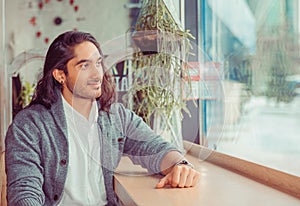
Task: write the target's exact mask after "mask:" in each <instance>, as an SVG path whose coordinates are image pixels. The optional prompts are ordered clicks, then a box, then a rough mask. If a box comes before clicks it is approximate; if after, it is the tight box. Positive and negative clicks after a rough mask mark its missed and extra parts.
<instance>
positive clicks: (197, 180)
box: [192, 172, 200, 187]
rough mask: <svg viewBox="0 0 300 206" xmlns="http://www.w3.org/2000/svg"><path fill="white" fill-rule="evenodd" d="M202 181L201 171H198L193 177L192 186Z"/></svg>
mask: <svg viewBox="0 0 300 206" xmlns="http://www.w3.org/2000/svg"><path fill="white" fill-rule="evenodd" d="M199 181H200V173H199V172H196V173H195V175H194V178H193V183H192V187H194V186H196V185H197V184H198V183H199Z"/></svg>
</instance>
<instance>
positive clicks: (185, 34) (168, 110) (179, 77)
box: [124, 0, 193, 148]
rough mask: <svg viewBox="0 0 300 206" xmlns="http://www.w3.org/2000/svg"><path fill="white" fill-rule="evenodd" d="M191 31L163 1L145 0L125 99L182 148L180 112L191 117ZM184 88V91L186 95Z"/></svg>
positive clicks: (140, 14) (147, 121)
mask: <svg viewBox="0 0 300 206" xmlns="http://www.w3.org/2000/svg"><path fill="white" fill-rule="evenodd" d="M190 38H193V37H192V35H191V34H190V33H189V31H184V30H182V29H181V28H180V26H179V25H178V24H177V23H176V22H175V20H174V19H173V17H172V15H171V13H170V11H169V10H168V8H167V7H166V5H165V3H164V1H163V0H144V1H143V4H142V8H141V10H140V13H139V16H138V19H137V22H136V25H135V31H134V32H133V33H132V42H133V44H134V45H135V46H136V48H137V49H138V52H136V53H135V54H134V56H133V60H132V72H131V75H132V76H131V85H130V87H129V89H128V92H127V94H126V95H125V96H124V98H125V100H128V99H131V100H132V101H128V104H129V106H130V107H131V108H132V109H133V110H134V111H135V112H136V113H137V114H138V115H140V116H141V117H142V118H143V119H144V121H145V122H146V123H148V124H149V125H150V126H151V127H152V128H153V129H154V130H155V131H156V132H157V133H160V134H161V135H162V136H164V137H165V138H166V139H168V140H169V141H170V142H173V143H174V144H175V145H177V146H178V147H180V148H183V146H182V135H181V133H182V132H181V120H182V115H181V111H185V112H187V113H189V111H188V109H187V107H186V104H185V103H186V102H185V99H184V98H183V95H184V94H183V92H185V95H188V94H189V93H191V84H190V79H189V74H188V73H187V71H186V70H185V69H184V68H186V65H185V64H187V58H188V54H189V48H190V43H189V39H190ZM182 88H185V91H183V89H182Z"/></svg>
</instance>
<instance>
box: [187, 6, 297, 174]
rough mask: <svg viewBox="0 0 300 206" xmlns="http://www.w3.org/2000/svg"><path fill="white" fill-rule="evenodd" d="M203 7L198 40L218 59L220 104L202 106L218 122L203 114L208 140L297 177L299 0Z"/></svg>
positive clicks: (223, 148) (211, 145)
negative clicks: (218, 106)
mask: <svg viewBox="0 0 300 206" xmlns="http://www.w3.org/2000/svg"><path fill="white" fill-rule="evenodd" d="M201 7H202V8H204V9H202V10H201V11H200V12H199V13H201V14H200V16H201V17H203V18H202V21H205V22H203V24H202V25H203V26H202V27H201V26H200V27H201V28H202V30H201V31H199V32H202V33H203V34H202V36H204V37H205V38H204V39H203V42H202V45H203V47H204V49H205V52H206V53H207V55H208V56H209V58H210V59H212V60H213V61H215V62H221V63H223V66H224V68H223V69H224V80H222V84H223V91H224V100H223V102H222V104H224V105H223V106H224V111H223V112H219V111H217V109H216V108H213V106H212V105H213V103H212V102H211V103H209V104H208V107H209V108H208V109H209V110H210V112H209V113H206V115H207V119H209V118H212V117H213V116H215V115H224V122H223V124H222V125H220V124H215V123H214V122H209V121H208V124H209V126H208V131H207V133H206V138H207V141H208V146H209V147H211V148H213V149H216V150H218V151H220V152H224V153H227V154H230V155H234V156H237V157H241V158H243V159H247V160H250V161H254V162H257V163H259V164H263V165H266V166H269V167H272V168H275V169H279V170H282V171H285V172H288V173H292V174H295V175H297V176H299V175H300V165H299V164H294V163H295V162H297V159H296V158H297V157H299V156H300V147H299V141H300V139H299V137H298V136H299V134H300V128H299V126H298V125H299V123H300V110H299V106H300V70H299V67H298V61H299V39H298V35H299V25H298V21H299V20H298V15H299V9H298V8H299V3H298V1H295V0H266V1H257V0H227V1H217V0H207V1H202V5H201ZM187 18H188V16H187ZM220 126H221V127H222V128H221V130H220V128H219V127H220ZM215 131H221V132H215ZM292 162H294V163H293V164H291V163H292Z"/></svg>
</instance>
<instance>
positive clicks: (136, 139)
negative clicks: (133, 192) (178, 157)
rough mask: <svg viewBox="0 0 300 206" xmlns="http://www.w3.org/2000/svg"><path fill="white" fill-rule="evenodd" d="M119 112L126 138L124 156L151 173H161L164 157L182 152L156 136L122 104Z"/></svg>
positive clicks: (139, 118)
mask: <svg viewBox="0 0 300 206" xmlns="http://www.w3.org/2000/svg"><path fill="white" fill-rule="evenodd" d="M118 111H119V112H118V113H119V115H120V119H121V121H122V125H123V127H122V129H123V132H124V134H125V136H126V140H125V145H124V154H125V155H127V156H128V157H129V158H130V159H131V160H132V161H133V163H134V164H139V165H141V166H142V167H144V168H147V169H148V171H149V172H150V173H159V172H161V171H160V165H161V161H162V159H163V158H164V156H165V155H166V154H167V153H169V152H170V151H174V150H175V151H178V152H180V150H179V148H177V147H175V146H174V145H173V144H171V143H170V142H168V141H167V140H165V139H163V138H162V137H161V136H160V135H157V134H155V133H154V131H153V130H152V129H151V128H150V127H149V126H148V125H147V124H146V123H145V122H144V121H143V120H142V118H141V117H139V116H137V115H136V114H135V113H134V112H132V111H130V110H128V109H126V108H125V107H124V106H123V105H122V104H119V106H118Z"/></svg>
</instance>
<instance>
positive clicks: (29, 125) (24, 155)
mask: <svg viewBox="0 0 300 206" xmlns="http://www.w3.org/2000/svg"><path fill="white" fill-rule="evenodd" d="M97 121H98V125H99V128H100V131H101V132H100V133H101V134H100V135H99V138H100V147H101V154H99V155H101V163H102V169H103V175H104V181H105V188H106V193H107V201H108V205H118V200H117V197H116V195H115V193H114V188H113V174H114V170H115V169H116V167H117V166H118V163H119V161H120V158H121V156H122V155H127V156H129V157H130V158H131V160H132V161H133V162H134V163H135V164H140V165H141V166H142V167H144V168H147V169H148V171H149V172H150V173H158V172H160V163H161V160H162V158H163V157H164V156H165V154H167V153H168V152H169V151H171V150H177V149H176V148H175V147H174V146H172V145H171V144H170V143H168V142H166V141H164V140H163V139H162V138H161V137H160V136H158V135H156V134H155V133H154V132H153V131H152V130H151V129H150V128H149V127H148V126H147V124H145V123H144V122H143V121H142V119H141V118H140V117H138V116H137V115H135V114H134V113H133V112H132V111H130V110H128V109H126V108H125V107H124V106H123V105H122V104H119V103H115V104H113V105H112V107H111V112H110V113H109V114H108V113H106V112H103V111H100V112H99V116H98V120H97ZM67 136H68V134H67V125H66V118H65V114H64V111H63V105H62V99H61V95H59V98H58V100H57V102H56V103H54V104H53V105H52V106H51V108H50V109H47V108H45V107H44V106H43V105H38V104H37V105H33V106H30V107H28V108H25V109H24V110H22V111H20V112H19V113H18V114H17V116H16V117H15V118H14V120H13V122H12V124H11V125H10V126H9V128H8V131H7V134H6V138H5V150H6V154H5V164H6V174H7V200H8V205H13V206H19V205H20V206H27V205H30V206H35V205H46V206H48V205H57V204H58V203H59V201H60V198H61V197H62V194H63V190H64V184H65V182H66V176H67V170H68V160H69V152H68V140H67ZM78 178H80V177H78Z"/></svg>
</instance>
